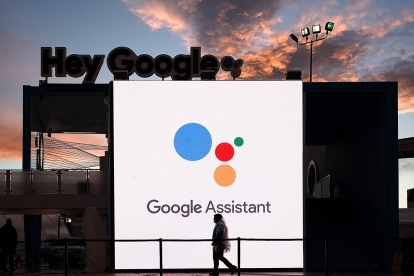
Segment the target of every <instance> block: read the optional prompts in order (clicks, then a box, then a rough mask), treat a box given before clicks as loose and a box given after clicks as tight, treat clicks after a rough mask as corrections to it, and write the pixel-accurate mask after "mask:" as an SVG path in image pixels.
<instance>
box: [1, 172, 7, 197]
mask: <svg viewBox="0 0 414 276" xmlns="http://www.w3.org/2000/svg"><path fill="white" fill-rule="evenodd" d="M4 194H6V171H1V170H0V195H4Z"/></svg>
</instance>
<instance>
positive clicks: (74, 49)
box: [0, 0, 414, 207]
mask: <svg viewBox="0 0 414 276" xmlns="http://www.w3.org/2000/svg"><path fill="white" fill-rule="evenodd" d="M327 21H332V22H334V23H335V27H334V30H333V32H332V33H330V34H329V37H328V38H327V39H326V40H323V41H320V42H317V43H315V44H314V49H313V50H314V51H313V76H312V78H313V81H398V84H399V138H406V137H413V136H414V124H413V122H414V46H413V45H414V1H412V0H356V1H354V0H349V1H346V0H325V1H323V0H312V1H309V0H307V1H305V0H291V1H281V0H279V1H276V0H274V1H271V0H251V1H248V0H247V1H242V0H217V1H216V0H208V1H206V0H204V1H203V0H153V1H149V0H148V1H145V0H137V1H135V0H123V1H121V0H112V1H109V0H88V1H53V0H38V1H30V0H14V1H7V0H0V118H1V119H0V170H1V169H20V168H21V156H22V149H21V148H22V139H21V136H22V112H23V111H22V90H23V89H22V86H23V85H34V86H36V85H38V82H39V80H40V79H43V78H42V77H41V76H40V47H52V48H54V47H66V48H67V54H68V55H69V54H88V55H95V54H103V55H105V56H106V55H107V54H108V53H109V52H110V51H111V50H112V49H113V48H116V47H119V46H126V47H129V48H131V49H132V50H133V51H134V52H135V53H136V54H137V55H139V54H144V53H145V54H150V55H152V56H153V57H155V56H157V55H159V54H168V55H170V56H172V57H174V56H175V55H177V54H188V53H189V49H190V47H191V46H200V47H201V51H202V55H205V54H212V55H215V56H217V57H219V58H220V57H222V56H226V55H231V56H233V57H234V58H236V59H237V58H241V59H243V60H244V64H243V67H242V74H241V79H248V80H283V79H284V78H285V73H286V71H287V70H291V69H298V70H301V71H302V74H303V80H304V81H309V54H310V52H309V51H310V48H309V47H308V46H297V45H296V43H295V42H294V41H293V40H291V39H290V37H289V34H291V33H294V34H296V36H298V37H299V38H300V39H301V36H300V30H301V29H302V28H304V27H309V28H311V26H312V25H313V24H321V26H322V28H324V25H325V23H326V22H327ZM220 77H221V78H222V79H223V78H227V77H228V74H226V75H224V74H221V75H220ZM112 78H113V77H112V75H111V74H110V72H109V70H108V69H107V67H106V62H105V63H104V65H103V66H102V69H101V71H100V73H99V75H98V78H97V80H96V83H108V82H109V81H110V80H112ZM82 79H83V77H80V78H78V79H74V78H69V77H66V78H55V77H53V78H49V82H50V83H58V82H59V83H81V82H82ZM131 79H139V78H138V77H137V76H136V75H133V76H132V77H131ZM151 79H157V78H156V77H151ZM54 137H55V138H58V139H59V136H58V135H57V136H54ZM79 137H80V136H79V135H78V136H73V135H72V136H70V137H69V136H65V137H61V138H62V139H70V140H72V141H78V140H81V141H82V142H83V143H92V144H93V143H96V144H105V141H106V140H105V138H104V137H102V136H96V135H95V136H85V135H82V138H79ZM412 187H414V160H412V159H410V160H403V161H400V207H405V206H406V190H407V189H408V188H412Z"/></svg>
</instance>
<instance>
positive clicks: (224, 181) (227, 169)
mask: <svg viewBox="0 0 414 276" xmlns="http://www.w3.org/2000/svg"><path fill="white" fill-rule="evenodd" d="M214 180H215V181H216V183H217V184H219V185H220V186H222V187H227V186H230V185H231V184H233V182H234V180H236V171H235V170H234V169H233V168H232V167H231V166H229V165H221V166H218V167H217V168H216V170H215V171H214Z"/></svg>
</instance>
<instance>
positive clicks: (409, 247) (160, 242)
mask: <svg viewBox="0 0 414 276" xmlns="http://www.w3.org/2000/svg"><path fill="white" fill-rule="evenodd" d="M63 240H64V242H65V247H64V248H65V249H64V258H65V260H64V273H65V275H68V273H69V263H70V262H69V250H68V243H69V242H70V239H63ZM80 240H82V241H84V242H104V243H107V244H109V243H112V242H156V243H158V248H159V249H158V251H159V269H155V270H153V271H154V272H157V273H159V275H161V276H162V275H163V274H164V273H166V272H165V271H171V269H165V268H164V267H163V245H164V243H168V242H211V239H162V238H160V239H130V240H114V241H111V240H108V239H80ZM228 240H230V241H237V275H238V276H240V274H241V272H244V271H255V270H254V269H251V268H250V269H244V268H243V264H242V263H241V258H240V257H241V253H242V252H241V243H242V242H243V241H254V242H255V241H256V242H257V241H266V242H272V241H279V242H280V241H282V242H283V241H303V242H306V241H310V240H312V241H320V242H321V243H323V244H324V259H323V261H324V264H325V265H324V271H323V273H324V275H329V262H328V261H329V258H330V256H329V254H330V253H329V244H330V243H331V242H334V241H338V240H341V241H352V240H355V239H346V238H344V239H337V238H335V239H329V238H324V239H253V238H240V237H238V238H232V239H228ZM359 240H361V239H359ZM372 240H373V241H378V242H381V243H383V242H397V241H399V242H400V243H401V242H404V244H405V250H404V251H405V253H407V255H406V256H404V259H403V258H402V254H401V253H400V254H399V255H398V256H399V257H400V258H401V259H400V260H399V264H397V265H399V266H400V269H401V265H402V264H405V266H406V268H405V270H406V271H405V274H404V275H412V273H413V272H414V269H412V268H411V266H412V265H413V260H412V259H413V257H414V254H413V251H412V250H413V249H412V239H411V238H405V239H372ZM42 242H44V241H42ZM379 255H380V254H379ZM396 256H397V255H396ZM25 257H26V259H27V258H28V256H25ZM29 258H30V256H29ZM379 261H381V260H379ZM410 264H411V265H410ZM345 269H346V268H345ZM383 269H384V271H390V270H391V268H381V266H378V267H377V270H378V273H381V271H382V270H383ZM393 269H394V267H393ZM26 271H27V273H28V274H30V272H33V271H34V272H35V271H36V268H34V270H30V269H26ZM257 271H260V269H258V270H257ZM43 272H45V271H43ZM78 272H79V273H80V274H81V273H84V272H83V271H81V270H78ZM101 272H104V271H101ZM60 273H61V274H63V273H62V272H60ZM73 273H74V271H73V270H72V271H71V274H73ZM75 273H76V271H75ZM371 273H372V272H371ZM23 274H24V273H23ZM350 274H352V273H350ZM361 275H363V273H361Z"/></svg>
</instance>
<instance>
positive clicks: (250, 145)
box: [111, 81, 303, 269]
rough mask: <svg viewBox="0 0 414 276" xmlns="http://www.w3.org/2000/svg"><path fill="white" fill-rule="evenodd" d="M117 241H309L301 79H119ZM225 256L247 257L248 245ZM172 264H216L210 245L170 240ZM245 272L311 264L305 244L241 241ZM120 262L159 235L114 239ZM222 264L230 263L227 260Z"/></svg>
mask: <svg viewBox="0 0 414 276" xmlns="http://www.w3.org/2000/svg"><path fill="white" fill-rule="evenodd" d="M111 105H112V108H113V109H112V119H113V130H112V132H113V134H112V139H113V141H112V142H113V164H112V168H111V169H112V170H113V175H114V183H113V185H114V193H113V202H114V205H113V208H114V238H115V240H125V239H159V238H162V239H211V237H212V233H213V228H214V222H213V216H214V214H215V213H221V214H222V215H223V217H224V219H225V221H226V223H227V226H228V230H229V237H230V238H237V237H240V238H242V239H243V238H256V239H302V238H303V184H302V183H303V172H302V171H303V167H302V152H303V115H302V114H303V109H302V82H301V81H115V82H113V92H112V104H111ZM231 244H232V248H231V251H230V252H229V253H225V254H224V256H225V257H226V258H227V259H228V260H229V261H230V262H232V263H233V264H234V265H237V250H238V246H237V241H231ZM162 248H163V268H165V269H192V268H193V269H204V268H206V269H208V268H210V269H212V267H213V259H212V255H213V253H212V247H211V241H203V242H183V241H180V242H168V241H166V242H163V244H162ZM240 249H241V251H240V256H241V259H240V266H241V268H302V267H303V242H302V241H243V240H242V241H241V243H240ZM114 258H115V269H158V268H159V267H160V260H159V243H158V242H157V241H153V242H115V244H114ZM220 267H221V268H223V267H225V266H224V265H223V264H222V263H220Z"/></svg>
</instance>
